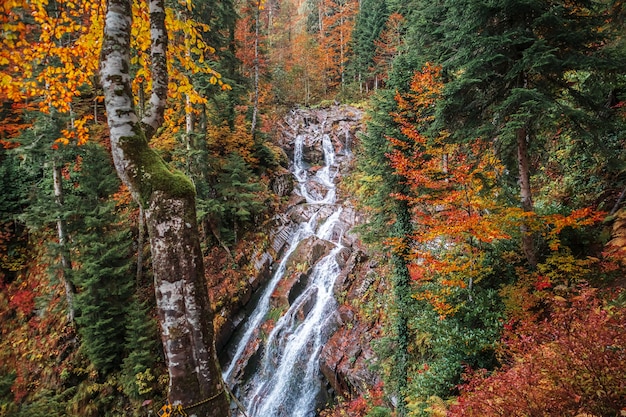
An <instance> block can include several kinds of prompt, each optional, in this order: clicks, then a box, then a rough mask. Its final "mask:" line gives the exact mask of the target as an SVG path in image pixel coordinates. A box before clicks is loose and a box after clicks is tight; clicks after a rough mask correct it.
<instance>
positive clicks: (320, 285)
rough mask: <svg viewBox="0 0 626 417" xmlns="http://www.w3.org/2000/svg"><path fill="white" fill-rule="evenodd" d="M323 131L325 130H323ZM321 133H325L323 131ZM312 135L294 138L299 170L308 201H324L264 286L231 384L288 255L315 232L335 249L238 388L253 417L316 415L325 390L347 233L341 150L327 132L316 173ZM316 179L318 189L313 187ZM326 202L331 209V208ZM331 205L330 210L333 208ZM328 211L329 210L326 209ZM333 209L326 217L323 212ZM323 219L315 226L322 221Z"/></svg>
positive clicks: (230, 369) (228, 376)
mask: <svg viewBox="0 0 626 417" xmlns="http://www.w3.org/2000/svg"><path fill="white" fill-rule="evenodd" d="M318 131H319V130H318ZM320 134H321V133H320ZM305 139H306V137H305V135H303V134H300V135H297V136H296V139H295V143H294V161H293V174H294V176H295V178H296V180H297V182H298V185H299V189H298V191H299V193H300V195H302V196H303V197H304V198H305V199H306V201H307V204H310V205H314V206H319V208H318V210H317V211H315V212H314V214H313V215H312V216H311V218H310V219H308V221H306V222H303V223H302V224H300V225H299V228H298V230H297V232H296V233H295V234H294V236H293V238H292V240H291V242H290V244H289V248H288V250H287V251H286V253H285V255H284V256H283V259H282V261H281V262H280V264H279V267H278V268H277V270H276V272H275V274H274V276H273V277H272V279H271V280H270V282H269V283H268V285H267V287H266V288H265V290H264V291H263V293H262V295H261V297H260V299H259V301H258V304H257V306H256V308H255V309H254V311H253V312H252V313H251V315H250V317H249V318H248V320H247V322H246V324H245V326H244V331H243V336H242V337H241V340H240V341H239V343H238V345H237V348H236V349H235V353H234V355H233V359H232V360H231V362H230V364H229V365H228V366H227V369H226V371H225V372H224V379H225V380H226V382H227V383H228V384H230V385H231V386H232V385H236V382H237V381H234V379H235V378H236V375H234V372H235V371H236V370H237V369H239V368H241V365H242V364H241V363H240V362H241V361H246V360H247V358H245V357H244V356H245V355H244V352H245V351H246V346H248V345H249V344H250V342H251V341H253V340H254V338H256V337H258V336H259V335H258V329H259V327H260V326H261V324H262V323H263V321H264V320H265V319H266V316H267V314H268V312H269V310H270V299H271V295H272V293H273V292H274V290H275V288H276V286H277V284H278V282H279V281H280V279H281V277H283V275H284V274H285V268H286V264H287V259H288V258H289V255H291V254H292V253H293V252H294V250H295V249H296V248H297V246H298V244H299V243H300V242H301V241H303V240H304V239H306V238H308V237H310V236H313V235H315V236H317V238H319V239H323V240H326V241H328V242H331V243H332V244H333V245H334V249H332V250H331V251H330V253H329V254H328V255H326V256H325V257H323V258H322V259H321V260H319V261H318V262H317V263H316V264H315V266H314V267H313V270H312V272H311V274H310V276H309V278H308V282H307V286H306V288H305V289H304V290H303V291H302V293H301V294H300V295H299V296H298V297H297V298H296V299H295V300H294V301H293V302H292V303H291V305H290V307H289V309H288V311H287V312H286V313H285V314H284V315H283V316H282V317H281V318H280V319H279V320H278V321H277V322H276V324H275V326H274V328H273V330H272V331H271V333H270V334H269V335H268V336H267V341H266V342H265V348H264V351H263V357H262V359H261V361H260V364H259V365H258V369H257V370H256V371H255V373H254V375H253V376H252V377H251V378H250V380H249V381H247V382H244V383H243V384H242V385H241V386H239V387H238V388H239V389H238V390H237V391H238V392H239V393H240V395H241V396H242V397H243V398H242V402H243V404H244V406H245V408H246V410H247V411H246V413H247V415H248V417H310V416H314V415H315V413H316V406H317V405H318V398H319V395H320V390H321V385H322V383H321V376H320V371H319V355H320V352H321V350H322V347H323V344H324V343H325V342H326V339H327V335H326V333H327V332H325V331H324V329H325V327H326V326H325V325H326V323H327V322H328V321H329V320H330V319H331V318H332V316H333V313H334V312H335V311H336V307H337V306H336V301H335V299H334V296H333V286H334V283H335V280H336V278H337V276H338V275H339V273H340V271H341V268H340V267H339V265H338V264H337V260H336V259H337V256H338V253H339V251H341V249H342V246H341V245H340V243H339V242H341V238H342V236H341V233H339V234H337V233H335V230H336V229H337V225H338V223H339V216H340V215H341V207H340V206H339V205H337V204H335V201H336V190H335V184H334V180H335V176H336V175H337V172H338V167H337V166H336V164H335V150H334V147H333V144H332V142H331V139H330V137H329V136H328V135H327V134H323V135H322V138H321V146H322V150H323V152H324V166H323V167H321V168H320V169H318V170H317V172H316V173H315V175H312V174H311V173H310V172H309V171H308V169H307V167H306V164H305V162H304V160H303V146H304V141H305ZM312 184H315V185H314V189H313V190H310V189H309V188H310V187H311V185H312ZM325 208H326V209H325ZM328 208H330V210H329V209H328ZM324 213H326V214H324ZM329 213H330V215H329V216H328V217H327V218H326V219H325V220H324V219H320V218H318V217H322V216H324V215H328V214H329ZM317 224H320V225H319V227H317V230H315V228H316V225H317Z"/></svg>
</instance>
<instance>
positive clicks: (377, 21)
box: [351, 0, 389, 90]
mask: <svg viewBox="0 0 626 417" xmlns="http://www.w3.org/2000/svg"><path fill="white" fill-rule="evenodd" d="M388 14H389V13H388V11H387V3H386V1H378V0H363V1H362V2H361V7H360V8H359V13H358V14H357V17H356V22H355V25H354V30H353V32H352V44H353V47H352V50H353V52H354V57H353V59H352V64H351V67H352V71H353V72H354V77H355V79H356V81H357V82H358V83H359V84H360V86H361V89H362V90H363V87H365V89H366V90H370V89H371V88H374V89H375V88H377V87H378V78H377V77H376V74H375V72H374V56H375V54H376V41H377V40H378V39H379V37H380V34H381V32H382V31H383V29H384V27H385V24H386V22H387V18H388ZM371 83H373V85H370V84H371Z"/></svg>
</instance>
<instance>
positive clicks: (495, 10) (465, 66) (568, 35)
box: [407, 0, 624, 265]
mask: <svg viewBox="0 0 626 417" xmlns="http://www.w3.org/2000/svg"><path fill="white" fill-rule="evenodd" d="M416 6H417V7H416V10H415V12H414V13H413V14H412V15H411V18H412V22H411V27H412V32H411V34H410V36H411V38H410V40H409V41H408V42H407V45H410V46H411V48H412V50H411V51H408V52H407V57H408V58H407V60H412V61H413V62H422V63H423V62H425V61H429V60H430V61H434V62H435V63H441V65H442V66H443V71H444V74H445V76H446V78H447V79H446V88H445V91H444V100H442V101H441V103H440V105H439V111H438V115H437V120H438V123H435V124H434V125H433V129H434V130H441V129H443V128H445V129H447V130H449V131H450V132H451V140H454V141H468V140H472V139H473V138H478V137H482V138H489V139H490V140H493V141H494V145H495V146H496V147H498V149H499V150H500V156H501V158H502V159H503V160H504V161H505V162H507V163H508V164H509V169H510V172H513V173H516V174H517V175H516V177H517V178H510V182H511V183H514V181H516V182H517V183H518V184H519V188H518V189H519V195H520V197H519V200H520V206H521V208H522V209H523V210H524V211H527V212H532V211H533V210H534V202H533V190H532V187H531V183H530V177H531V174H532V173H533V172H534V166H533V164H532V163H531V159H532V160H540V159H541V156H542V155H543V151H542V150H543V149H544V147H545V143H546V138H547V137H552V136H554V135H566V134H572V135H575V136H576V137H578V138H580V139H582V140H585V141H588V142H589V143H590V144H591V143H593V140H594V138H593V135H594V133H592V132H595V134H596V135H597V132H603V131H605V129H604V128H603V127H605V126H607V125H610V124H611V120H610V118H607V115H608V114H609V113H610V111H608V112H607V108H606V106H605V104H606V97H607V96H608V95H609V94H610V92H611V91H613V89H614V87H615V85H614V82H612V81H611V79H612V78H613V80H614V79H615V78H614V77H612V76H611V74H612V73H616V71H619V70H620V69H621V68H623V66H624V56H619V55H617V54H616V53H613V52H614V51H611V50H610V47H607V46H606V45H610V44H611V40H612V39H613V37H614V35H615V34H614V33H612V31H611V30H610V29H609V27H608V26H607V25H606V21H605V19H606V9H605V6H603V5H602V4H599V3H594V2H589V1H586V0H580V1H574V2H561V1H557V2H544V1H518V0H502V1H497V2H488V3H485V2H482V1H474V0H470V1H462V2H458V1H444V2H438V3H432V2H425V1H420V2H416ZM600 80H602V81H601V82H600ZM592 86H593V88H590V87H592ZM602 125H604V126H602ZM521 235H522V249H523V251H524V253H525V255H526V258H527V261H528V263H529V264H530V265H535V264H536V263H537V248H536V247H535V243H534V239H535V238H534V236H533V235H532V233H531V230H530V226H529V225H528V224H524V225H522V230H521Z"/></svg>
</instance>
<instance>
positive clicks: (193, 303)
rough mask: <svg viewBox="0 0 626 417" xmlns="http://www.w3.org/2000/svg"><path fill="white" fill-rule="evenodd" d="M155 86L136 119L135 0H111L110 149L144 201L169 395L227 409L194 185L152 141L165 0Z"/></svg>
mask: <svg viewBox="0 0 626 417" xmlns="http://www.w3.org/2000/svg"><path fill="white" fill-rule="evenodd" d="M149 7H150V17H151V35H152V46H151V62H152V78H153V90H152V92H151V98H150V102H149V108H148V109H146V114H145V116H144V118H143V119H142V120H139V118H138V117H137V113H136V112H135V109H134V105H133V96H132V90H131V86H130V74H129V69H130V36H131V35H130V34H131V22H132V17H131V16H132V9H131V1H130V0H108V1H107V12H106V21H105V28H104V37H103V44H102V52H101V68H100V76H101V81H102V86H103V89H104V95H105V105H106V110H107V117H108V124H109V129H110V138H111V152H112V154H113V160H114V162H115V167H116V170H117V172H118V175H119V176H120V178H121V179H122V180H123V181H124V183H125V184H126V185H127V186H128V188H129V189H130V191H131V193H132V195H133V198H135V200H136V201H137V202H138V203H139V204H140V205H141V206H142V207H143V209H144V213H145V218H146V226H147V229H148V234H149V238H150V245H151V249H152V262H153V269H154V279H155V291H156V299H157V308H158V315H159V322H160V325H161V339H162V342H163V348H164V352H165V356H166V360H167V366H168V370H169V377H170V381H169V393H168V399H169V401H170V402H171V403H172V404H173V405H175V406H176V405H181V406H182V408H183V409H184V411H185V412H186V413H187V414H188V415H189V416H194V415H195V416H202V417H205V416H206V417H218V416H219V417H223V416H227V415H229V401H228V397H227V395H226V393H225V392H224V391H223V382H222V377H221V372H220V370H219V365H218V362H217V358H216V355H215V347H214V340H213V324H212V321H213V320H212V318H213V312H212V311H211V310H210V305H209V298H208V293H207V288H206V283H205V277H204V267H203V262H202V253H201V251H200V242H199V238H198V226H197V222H196V211H195V189H194V186H193V184H192V183H191V181H190V180H189V179H188V178H187V177H186V176H185V175H183V174H182V173H180V172H177V171H174V170H172V169H171V168H170V167H169V166H168V165H167V164H166V163H165V162H164V161H163V160H162V159H161V158H160V157H159V156H158V155H157V154H156V153H155V152H154V151H153V150H152V149H151V148H150V146H149V145H148V139H149V138H150V136H152V135H153V134H154V133H155V132H156V130H157V129H158V128H159V126H160V125H161V123H162V122H163V111H164V108H165V99H166V94H167V62H166V57H165V52H166V49H167V33H166V31H165V22H164V19H165V8H164V2H163V0H150V2H149Z"/></svg>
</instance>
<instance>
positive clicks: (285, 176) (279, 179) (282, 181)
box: [270, 169, 294, 197]
mask: <svg viewBox="0 0 626 417" xmlns="http://www.w3.org/2000/svg"><path fill="white" fill-rule="evenodd" d="M293 182H294V181H293V174H292V173H291V172H289V171H288V170H286V169H283V170H282V171H281V172H280V173H278V174H276V175H275V176H274V177H273V178H272V181H271V182H270V187H271V189H272V191H273V192H274V193H275V194H276V195H277V196H279V197H286V196H288V195H290V194H291V193H292V192H293Z"/></svg>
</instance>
